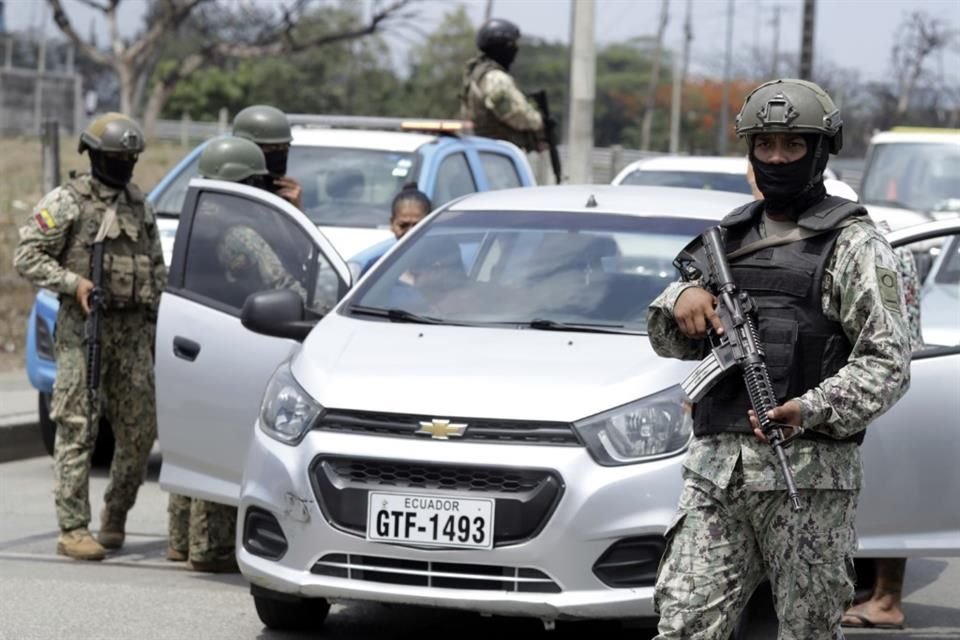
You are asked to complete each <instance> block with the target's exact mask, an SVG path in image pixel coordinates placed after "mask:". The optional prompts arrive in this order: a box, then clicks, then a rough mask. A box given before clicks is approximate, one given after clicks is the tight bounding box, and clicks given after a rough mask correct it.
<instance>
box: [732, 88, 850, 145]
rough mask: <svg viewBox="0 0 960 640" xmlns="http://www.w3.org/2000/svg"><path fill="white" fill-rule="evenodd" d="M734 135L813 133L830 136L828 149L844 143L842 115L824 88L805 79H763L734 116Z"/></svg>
mask: <svg viewBox="0 0 960 640" xmlns="http://www.w3.org/2000/svg"><path fill="white" fill-rule="evenodd" d="M736 130H737V135H738V136H739V137H741V138H742V137H744V136H751V135H755V134H758V133H784V132H790V133H813V134H821V135H824V136H826V137H827V138H829V139H830V152H831V153H837V152H838V151H840V148H841V147H842V146H843V136H842V130H843V118H841V117H840V109H838V108H837V105H835V104H834V103H833V100H832V99H831V98H830V96H829V95H828V94H827V92H826V91H824V90H823V89H821V88H820V86H819V85H817V84H814V83H813V82H809V81H807V80H797V79H794V78H782V79H779V80H771V81H770V82H765V83H763V84H762V85H760V86H759V87H757V88H756V89H754V90H753V91H751V92H750V95H748V96H747V99H746V100H744V102H743V108H742V109H740V113H739V114H738V115H737V123H736Z"/></svg>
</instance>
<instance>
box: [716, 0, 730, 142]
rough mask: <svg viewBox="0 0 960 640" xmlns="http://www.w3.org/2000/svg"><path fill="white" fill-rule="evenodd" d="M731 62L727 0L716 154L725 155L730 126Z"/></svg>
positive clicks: (728, 1)
mask: <svg viewBox="0 0 960 640" xmlns="http://www.w3.org/2000/svg"><path fill="white" fill-rule="evenodd" d="M732 62H733V0H727V51H726V53H725V54H724V59H723V92H722V93H721V98H720V100H721V102H720V122H719V126H718V127H717V153H718V154H719V155H721V156H723V155H726V153H727V127H729V126H730V67H731V65H732Z"/></svg>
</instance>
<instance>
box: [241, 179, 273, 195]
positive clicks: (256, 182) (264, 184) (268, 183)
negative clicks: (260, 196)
mask: <svg viewBox="0 0 960 640" xmlns="http://www.w3.org/2000/svg"><path fill="white" fill-rule="evenodd" d="M240 184H245V185H247V186H250V187H256V188H257V189H263V190H264V191H269V192H271V193H273V192H274V189H273V177H272V176H270V175H269V174H268V175H265V176H264V175H254V176H250V177H249V178H244V179H243V180H241V181H240Z"/></svg>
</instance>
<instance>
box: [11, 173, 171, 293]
mask: <svg viewBox="0 0 960 640" xmlns="http://www.w3.org/2000/svg"><path fill="white" fill-rule="evenodd" d="M110 207H116V211H117V215H116V218H115V220H114V223H113V224H112V225H111V226H110V228H109V229H107V233H106V239H105V240H104V264H103V273H104V278H103V279H104V281H103V283H102V286H103V288H104V291H105V293H106V302H107V307H108V308H111V307H114V308H124V307H136V306H145V307H152V308H156V306H157V304H158V302H159V294H160V291H161V290H162V289H163V288H164V287H165V286H166V282H167V267H166V265H165V264H164V262H163V250H162V249H161V246H160V233H159V231H158V230H157V223H156V217H155V216H154V213H153V209H152V208H151V207H150V204H149V203H147V202H146V201H145V200H144V199H143V196H142V194H141V193H140V190H139V189H138V188H137V187H136V185H133V184H130V185H128V186H127V187H126V188H125V189H123V190H120V189H115V188H113V187H110V186H107V185H105V184H103V183H102V182H100V181H98V180H96V179H95V178H93V177H92V176H90V175H89V174H84V175H81V176H79V177H77V178H74V179H72V180H71V181H70V182H68V183H66V184H64V185H62V186H60V187H57V188H56V189H54V190H53V191H51V192H50V193H48V194H47V195H46V196H44V197H43V199H41V200H40V202H39V204H37V206H36V207H35V208H34V210H33V213H32V214H31V216H30V218H29V220H28V221H27V223H26V224H24V225H23V226H22V227H20V241H19V242H18V243H17V248H16V250H15V251H14V258H13V261H14V266H15V267H16V269H17V271H19V272H20V274H21V275H23V276H24V277H25V278H27V279H28V280H30V281H31V282H32V283H33V284H35V285H37V286H38V287H46V288H48V289H52V290H53V291H56V292H57V293H60V294H64V295H66V296H70V297H72V296H74V295H75V294H76V291H77V284H78V283H79V282H80V278H87V279H89V278H90V277H91V265H90V259H91V251H90V247H91V245H92V244H93V241H94V239H95V237H96V235H97V232H98V231H99V229H100V225H101V222H102V221H103V216H104V214H105V213H106V211H107V210H108V208H110ZM67 299H68V300H69V299H70V298H67ZM77 308H78V309H79V307H77Z"/></svg>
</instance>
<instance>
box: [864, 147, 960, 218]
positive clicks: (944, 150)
mask: <svg viewBox="0 0 960 640" xmlns="http://www.w3.org/2000/svg"><path fill="white" fill-rule="evenodd" d="M861 197H862V200H863V202H866V203H871V202H873V203H877V204H881V203H892V204H895V205H899V206H902V207H905V208H907V209H915V210H917V211H933V210H934V209H937V208H940V207H943V206H945V205H946V204H948V203H949V201H950V200H952V199H957V198H960V145H958V144H942V143H919V142H918V143H896V144H878V145H875V146H874V147H873V149H872V150H871V151H870V160H869V165H868V166H867V169H866V175H865V176H864V181H863V187H862V189H861Z"/></svg>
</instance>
